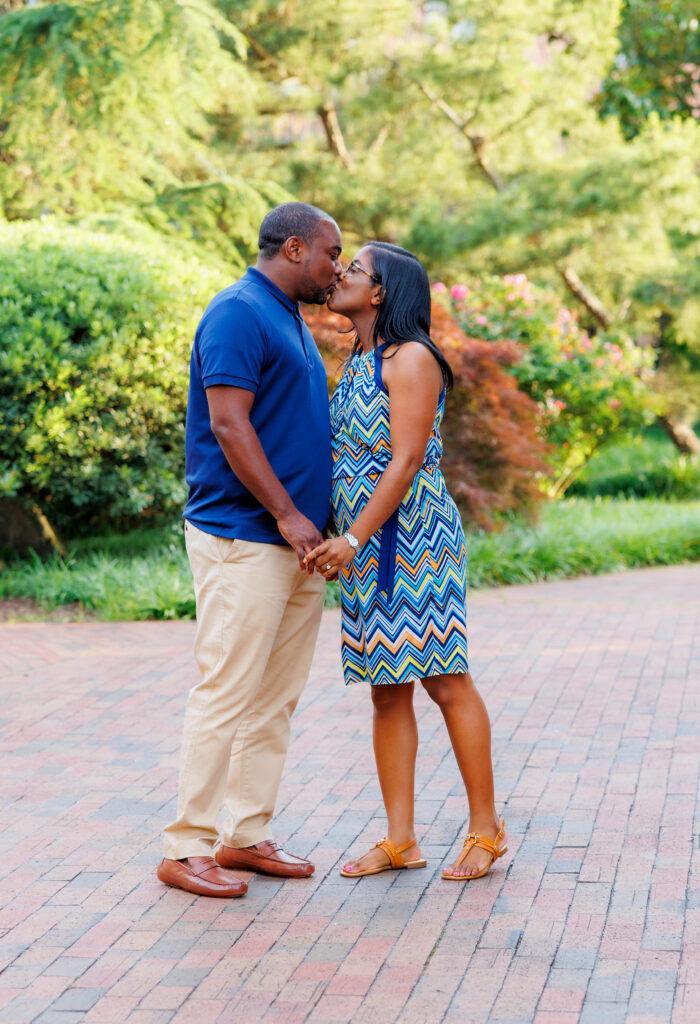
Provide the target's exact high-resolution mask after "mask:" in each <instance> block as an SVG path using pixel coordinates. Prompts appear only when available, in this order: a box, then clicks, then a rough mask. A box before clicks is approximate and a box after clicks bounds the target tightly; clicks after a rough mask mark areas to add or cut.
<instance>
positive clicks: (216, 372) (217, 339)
mask: <svg viewBox="0 0 700 1024" xmlns="http://www.w3.org/2000/svg"><path fill="white" fill-rule="evenodd" d="M265 349H266V342H265V332H264V330H263V326H262V324H261V322H260V318H259V316H258V315H257V314H256V313H255V310H253V309H251V307H250V306H249V305H248V303H247V302H241V300H240V299H236V298H232V299H230V300H228V301H224V302H221V303H220V304H219V305H218V306H216V307H215V308H214V309H212V310H210V311H208V312H207V313H206V314H205V316H204V318H203V320H202V323H201V325H200V328H199V331H198V333H197V355H198V358H199V364H200V367H201V373H202V383H203V385H204V387H205V388H208V387H212V385H215V384H229V385H231V386H232V387H238V388H245V389H246V391H252V392H253V393H254V394H255V392H256V391H257V390H258V385H259V383H260V375H261V372H262V368H263V364H264V360H265Z"/></svg>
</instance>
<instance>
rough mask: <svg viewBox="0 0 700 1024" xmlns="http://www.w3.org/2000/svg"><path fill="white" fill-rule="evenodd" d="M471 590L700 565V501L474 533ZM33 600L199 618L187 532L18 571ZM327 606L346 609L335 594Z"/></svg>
mask: <svg viewBox="0 0 700 1024" xmlns="http://www.w3.org/2000/svg"><path fill="white" fill-rule="evenodd" d="M467 546H468V551H469V583H470V586H471V587H489V586H498V585H501V584H506V583H527V582H530V581H534V580H544V579H556V578H560V577H563V576H577V575H582V574H591V575H593V574H598V573H604V572H615V571H619V570H622V569H625V568H633V567H639V566H644V565H674V564H678V563H680V562H693V561H698V560H700V501H678V502H667V501H661V500H656V499H636V500H635V499H613V498H602V499H601V498H596V499H587V498H571V499H567V500H565V501H560V502H557V503H556V504H552V505H550V506H548V507H547V508H545V509H544V511H543V514H542V516H541V519H540V522H539V523H538V524H536V525H529V524H524V523H512V524H510V525H509V526H508V527H507V528H506V529H505V530H504V531H503V532H502V533H498V534H494V533H490V534H489V533H483V532H475V533H470V534H469V535H468V538H467ZM17 598H20V599H21V598H31V599H33V600H35V601H38V602H39V603H40V605H41V606H42V607H43V608H45V609H47V610H48V609H54V608H58V607H60V606H61V605H67V604H76V603H77V604H78V605H79V606H82V607H83V608H86V609H91V610H94V611H95V613H96V614H97V616H98V617H99V618H101V619H107V620H113V621H114V620H120V619H175V618H192V617H193V616H194V596H193V592H192V581H191V576H190V570H189V565H188V562H187V556H186V554H185V549H184V542H183V537H182V528H181V526H180V524H175V525H173V526H167V527H163V528H161V529H159V530H143V531H139V532H136V533H131V534H126V535H123V536H119V535H116V534H112V535H110V536H107V537H96V538H94V539H92V540H90V541H80V542H76V543H74V544H73V546H72V548H71V551H70V555H69V557H68V558H67V559H66V560H65V561H64V560H63V559H60V558H58V557H54V558H51V559H49V560H48V561H45V562H41V561H40V560H39V559H38V558H32V559H29V560H24V561H17V562H11V563H9V564H7V565H5V566H4V568H3V572H2V573H1V574H0V600H1V599H17ZM326 603H327V605H328V606H331V607H332V606H334V605H337V604H338V588H337V585H335V584H330V585H329V587H328V594H327V602H326Z"/></svg>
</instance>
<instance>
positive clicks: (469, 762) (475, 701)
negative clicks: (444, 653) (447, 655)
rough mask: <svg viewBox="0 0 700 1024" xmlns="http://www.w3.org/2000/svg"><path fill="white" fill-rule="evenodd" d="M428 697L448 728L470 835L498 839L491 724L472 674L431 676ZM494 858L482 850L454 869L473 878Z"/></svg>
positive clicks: (453, 867) (473, 853) (427, 684)
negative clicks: (466, 803) (466, 805)
mask: <svg viewBox="0 0 700 1024" xmlns="http://www.w3.org/2000/svg"><path fill="white" fill-rule="evenodd" d="M423 686H424V687H425V689H426V691H427V693H428V695H429V696H430V698H431V699H432V700H434V701H435V703H436V704H437V705H438V707H439V708H440V711H441V712H442V714H443V717H444V719H445V724H446V725H447V731H448V733H449V736H450V741H451V742H452V749H453V750H454V753H455V757H456V759H457V765H458V767H459V771H460V774H461V776H462V779H463V780H464V785H465V788H466V790H467V799H468V801H469V831H470V832H479V833H481V835H483V836H486V837H487V838H489V839H495V838H496V835H497V833H498V829H499V827H500V822H499V819H498V816H497V815H496V806H495V802H494V792H493V765H492V763H491V724H490V722H489V716H488V713H487V711H486V707H485V705H484V702H483V700H482V699H481V697H480V696H479V692H478V690H477V689H476V687H475V686H474V680H473V679H472V677H471V676H470V675H469V673H468V672H466V673H464V674H460V675H444V676H430V677H429V678H427V679H424V680H423ZM490 862H491V855H490V854H489V853H488V852H487V851H486V850H482V849H481V848H480V847H474V848H473V849H472V850H470V852H469V854H468V855H467V857H466V859H465V860H464V861H463V862H462V863H461V864H459V865H457V864H454V865H453V866H452V869H451V870H452V872H453V873H454V874H458V875H473V874H477V873H478V872H479V871H481V870H483V869H484V868H486V867H488V865H489V863H490Z"/></svg>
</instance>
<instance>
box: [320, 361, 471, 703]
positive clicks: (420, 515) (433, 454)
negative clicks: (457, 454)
mask: <svg viewBox="0 0 700 1024" xmlns="http://www.w3.org/2000/svg"><path fill="white" fill-rule="evenodd" d="M379 351H381V350H379ZM381 362H382V361H381V357H380V355H379V354H378V353H375V352H369V353H365V354H362V353H359V354H358V355H356V356H355V357H354V358H353V360H352V362H351V363H350V364H349V366H348V367H347V368H346V370H345V372H344V374H343V376H342V379H341V381H340V383H339V385H338V388H337V390H336V392H335V394H334V395H333V398H332V400H331V428H332V432H333V513H334V518H335V526H336V529H337V531H338V533H339V534H342V533H344V532H345V531H346V530H348V529H350V527H351V525H352V522H353V520H354V519H355V518H356V517H357V516H358V514H359V513H360V511H361V510H362V508H363V507H364V505H365V503H366V502H367V500H368V498H369V497H370V495H371V494H372V491H373V489H374V487H375V486H376V483H377V481H378V479H379V477H380V476H381V474H382V473H383V471H384V470H385V469H386V467H387V466H388V464H389V461H390V460H391V438H390V433H389V396H388V394H387V392H386V389H385V388H384V385H383V383H382V377H381ZM444 408H445V392H444V389H443V392H442V394H441V395H440V400H439V402H438V408H437V413H436V416H435V423H434V425H433V430H432V434H431V436H430V440H429V442H428V447H427V450H426V453H425V460H424V462H423V466H422V468H421V469H420V470H419V471H418V473H417V474H416V476H415V477H414V480H413V483H412V484H411V488H410V490H409V491H408V493H407V494H406V497H405V498H404V500H403V501H402V502H401V505H400V506H399V508H398V509H397V511H396V513H395V514H394V515H393V516H392V517H391V518H390V519H389V520H388V521H387V522H386V523H385V524H384V526H383V527H382V528H381V530H379V531H377V533H376V534H375V535H374V536H373V537H372V538H371V539H370V540H369V541H368V543H367V544H365V545H363V546H362V547H361V548H360V550H359V551H358V553H357V554H356V555H355V558H354V559H353V561H352V563H351V564H350V565H349V566H347V567H346V568H345V569H344V570H343V572H342V573H341V578H340V587H341V598H342V658H343V672H344V675H345V682H346V684H349V683H357V682H360V681H365V682H369V683H371V684H372V685H378V684H386V683H408V682H411V681H414V680H419V679H423V678H425V677H426V676H435V675H442V674H446V673H452V672H455V673H457V672H466V671H467V622H466V616H467V608H466V584H467V580H466V575H467V556H466V548H465V544H464V532H463V529H462V522H461V519H460V516H459V512H458V511H457V507H456V505H455V503H454V501H453V500H452V498H451V497H450V494H449V492H448V490H447V487H446V485H445V480H444V477H443V475H442V473H441V472H440V466H439V463H440V456H441V455H442V440H441V438H440V422H441V420H442V416H443V412H444Z"/></svg>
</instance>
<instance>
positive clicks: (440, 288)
mask: <svg viewBox="0 0 700 1024" xmlns="http://www.w3.org/2000/svg"><path fill="white" fill-rule="evenodd" d="M433 291H434V292H437V293H438V295H442V294H443V293H444V292H446V291H447V285H446V284H445V283H444V282H443V281H436V282H435V284H434V285H433Z"/></svg>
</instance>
